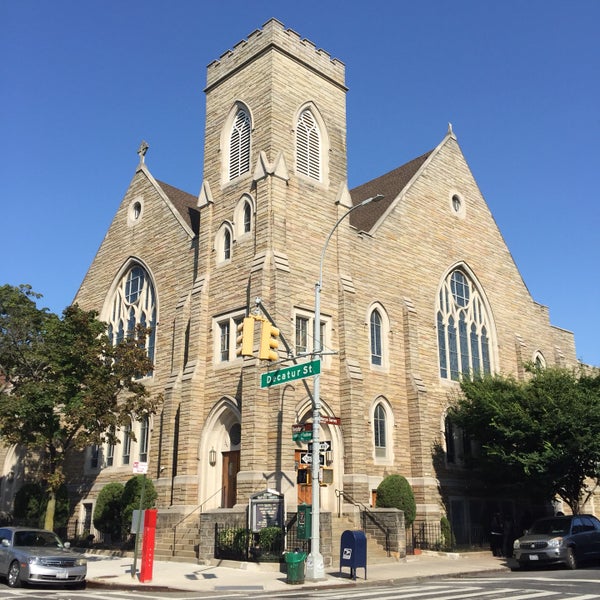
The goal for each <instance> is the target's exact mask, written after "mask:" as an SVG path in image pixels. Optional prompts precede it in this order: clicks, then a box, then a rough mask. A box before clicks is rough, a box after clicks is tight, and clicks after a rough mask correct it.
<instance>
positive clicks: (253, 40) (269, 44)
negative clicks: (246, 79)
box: [206, 19, 345, 89]
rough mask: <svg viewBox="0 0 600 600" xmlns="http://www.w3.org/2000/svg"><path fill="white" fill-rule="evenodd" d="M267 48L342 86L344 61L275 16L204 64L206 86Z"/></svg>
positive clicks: (225, 75) (209, 85)
mask: <svg viewBox="0 0 600 600" xmlns="http://www.w3.org/2000/svg"><path fill="white" fill-rule="evenodd" d="M271 48H277V49H279V50H280V51H282V52H284V53H285V54H287V55H289V56H290V57H293V58H294V59H295V60H299V61H301V62H303V63H305V64H306V65H307V66H308V67H309V68H311V69H313V70H316V71H318V72H320V73H321V74H322V75H323V76H325V77H327V78H328V79H330V80H332V81H334V82H335V83H336V84H338V85H341V86H344V81H345V65H344V63H343V62H341V61H340V60H338V59H337V58H332V57H331V55H330V54H329V53H328V52H326V51H325V50H323V49H321V48H317V47H316V46H315V44H314V43H313V42H311V41H310V40H307V39H306V38H302V37H301V36H300V35H299V34H298V33H296V32H295V31H294V30H293V29H286V28H285V27H284V25H283V23H281V22H280V21H278V20H277V19H270V20H269V21H267V22H266V23H265V24H264V25H263V27H262V29H257V30H255V31H253V32H252V33H251V34H250V35H249V36H248V37H247V38H246V39H244V40H241V41H239V42H238V43H237V44H235V45H234V46H233V49H231V50H228V51H227V52H224V53H223V54H222V55H221V56H220V57H219V59H218V60H214V61H213V62H211V63H210V64H209V65H208V67H207V82H206V85H207V89H209V88H211V87H212V86H213V85H215V84H216V83H217V82H218V81H220V80H221V79H223V78H224V77H227V76H228V75H230V74H231V73H233V72H234V71H236V70H237V69H239V68H241V67H242V66H243V65H244V64H245V63H246V62H248V61H249V60H252V59H253V58H254V57H255V56H257V55H259V54H261V53H263V52H265V51H267V50H268V49H271Z"/></svg>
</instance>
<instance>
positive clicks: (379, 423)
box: [371, 397, 394, 464]
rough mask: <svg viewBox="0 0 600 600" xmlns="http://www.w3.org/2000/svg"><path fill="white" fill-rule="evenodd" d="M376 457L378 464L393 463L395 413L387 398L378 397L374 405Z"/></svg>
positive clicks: (373, 424)
mask: <svg viewBox="0 0 600 600" xmlns="http://www.w3.org/2000/svg"><path fill="white" fill-rule="evenodd" d="M372 411H373V412H372V413H371V419H372V427H373V448H374V459H375V462H376V463H378V464H391V463H392V462H393V460H394V457H393V432H394V415H393V413H392V410H391V407H390V405H389V403H388V402H387V400H385V399H384V398H383V397H380V398H378V399H377V400H376V401H375V403H374V404H373V407H372Z"/></svg>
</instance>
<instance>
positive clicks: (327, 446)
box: [308, 440, 331, 452]
mask: <svg viewBox="0 0 600 600" xmlns="http://www.w3.org/2000/svg"><path fill="white" fill-rule="evenodd" d="M312 449H313V443H312V442H308V451H309V452H312ZM319 452H331V442H330V441H329V440H324V441H322V442H319Z"/></svg>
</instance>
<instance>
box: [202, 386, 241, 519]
mask: <svg viewBox="0 0 600 600" xmlns="http://www.w3.org/2000/svg"><path fill="white" fill-rule="evenodd" d="M240 424H241V413H240V410H239V407H238V405H237V402H236V400H235V399H234V398H230V397H227V396H224V397H222V398H221V399H220V400H219V401H218V402H217V403H216V404H215V405H214V407H213V408H212V410H211V411H210V413H209V415H208V417H207V419H206V422H205V423H204V427H203V429H202V435H201V437H200V446H199V448H198V477H199V480H200V486H199V489H200V496H199V498H198V503H199V504H201V505H202V510H207V509H211V508H220V507H222V506H223V504H224V502H223V488H224V486H223V476H224V471H223V468H224V467H223V465H224V464H226V465H227V464H228V463H227V462H225V463H224V456H229V455H230V454H231V453H234V452H239V450H240V442H239V439H237V440H236V439H232V435H231V433H232V428H234V431H235V427H236V426H237V427H238V428H239V426H240ZM236 441H237V443H236ZM213 460H214V464H211V463H212V462H213ZM226 468H227V467H226ZM236 474H237V471H236V473H233V476H234V478H235V475H236Z"/></svg>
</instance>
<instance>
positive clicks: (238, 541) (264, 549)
mask: <svg viewBox="0 0 600 600" xmlns="http://www.w3.org/2000/svg"><path fill="white" fill-rule="evenodd" d="M296 521H297V515H296V514H293V515H291V517H290V518H289V519H288V521H287V522H286V523H285V525H284V526H283V527H279V526H277V527H265V528H264V529H261V530H260V531H259V532H257V533H254V532H252V531H251V530H250V529H249V528H248V526H247V524H246V523H239V524H233V525H232V524H231V523H227V524H225V523H215V558H218V559H221V560H237V561H249V562H283V560H284V552H285V551H286V550H301V551H304V552H309V549H310V540H301V539H298V528H297V526H296Z"/></svg>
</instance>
